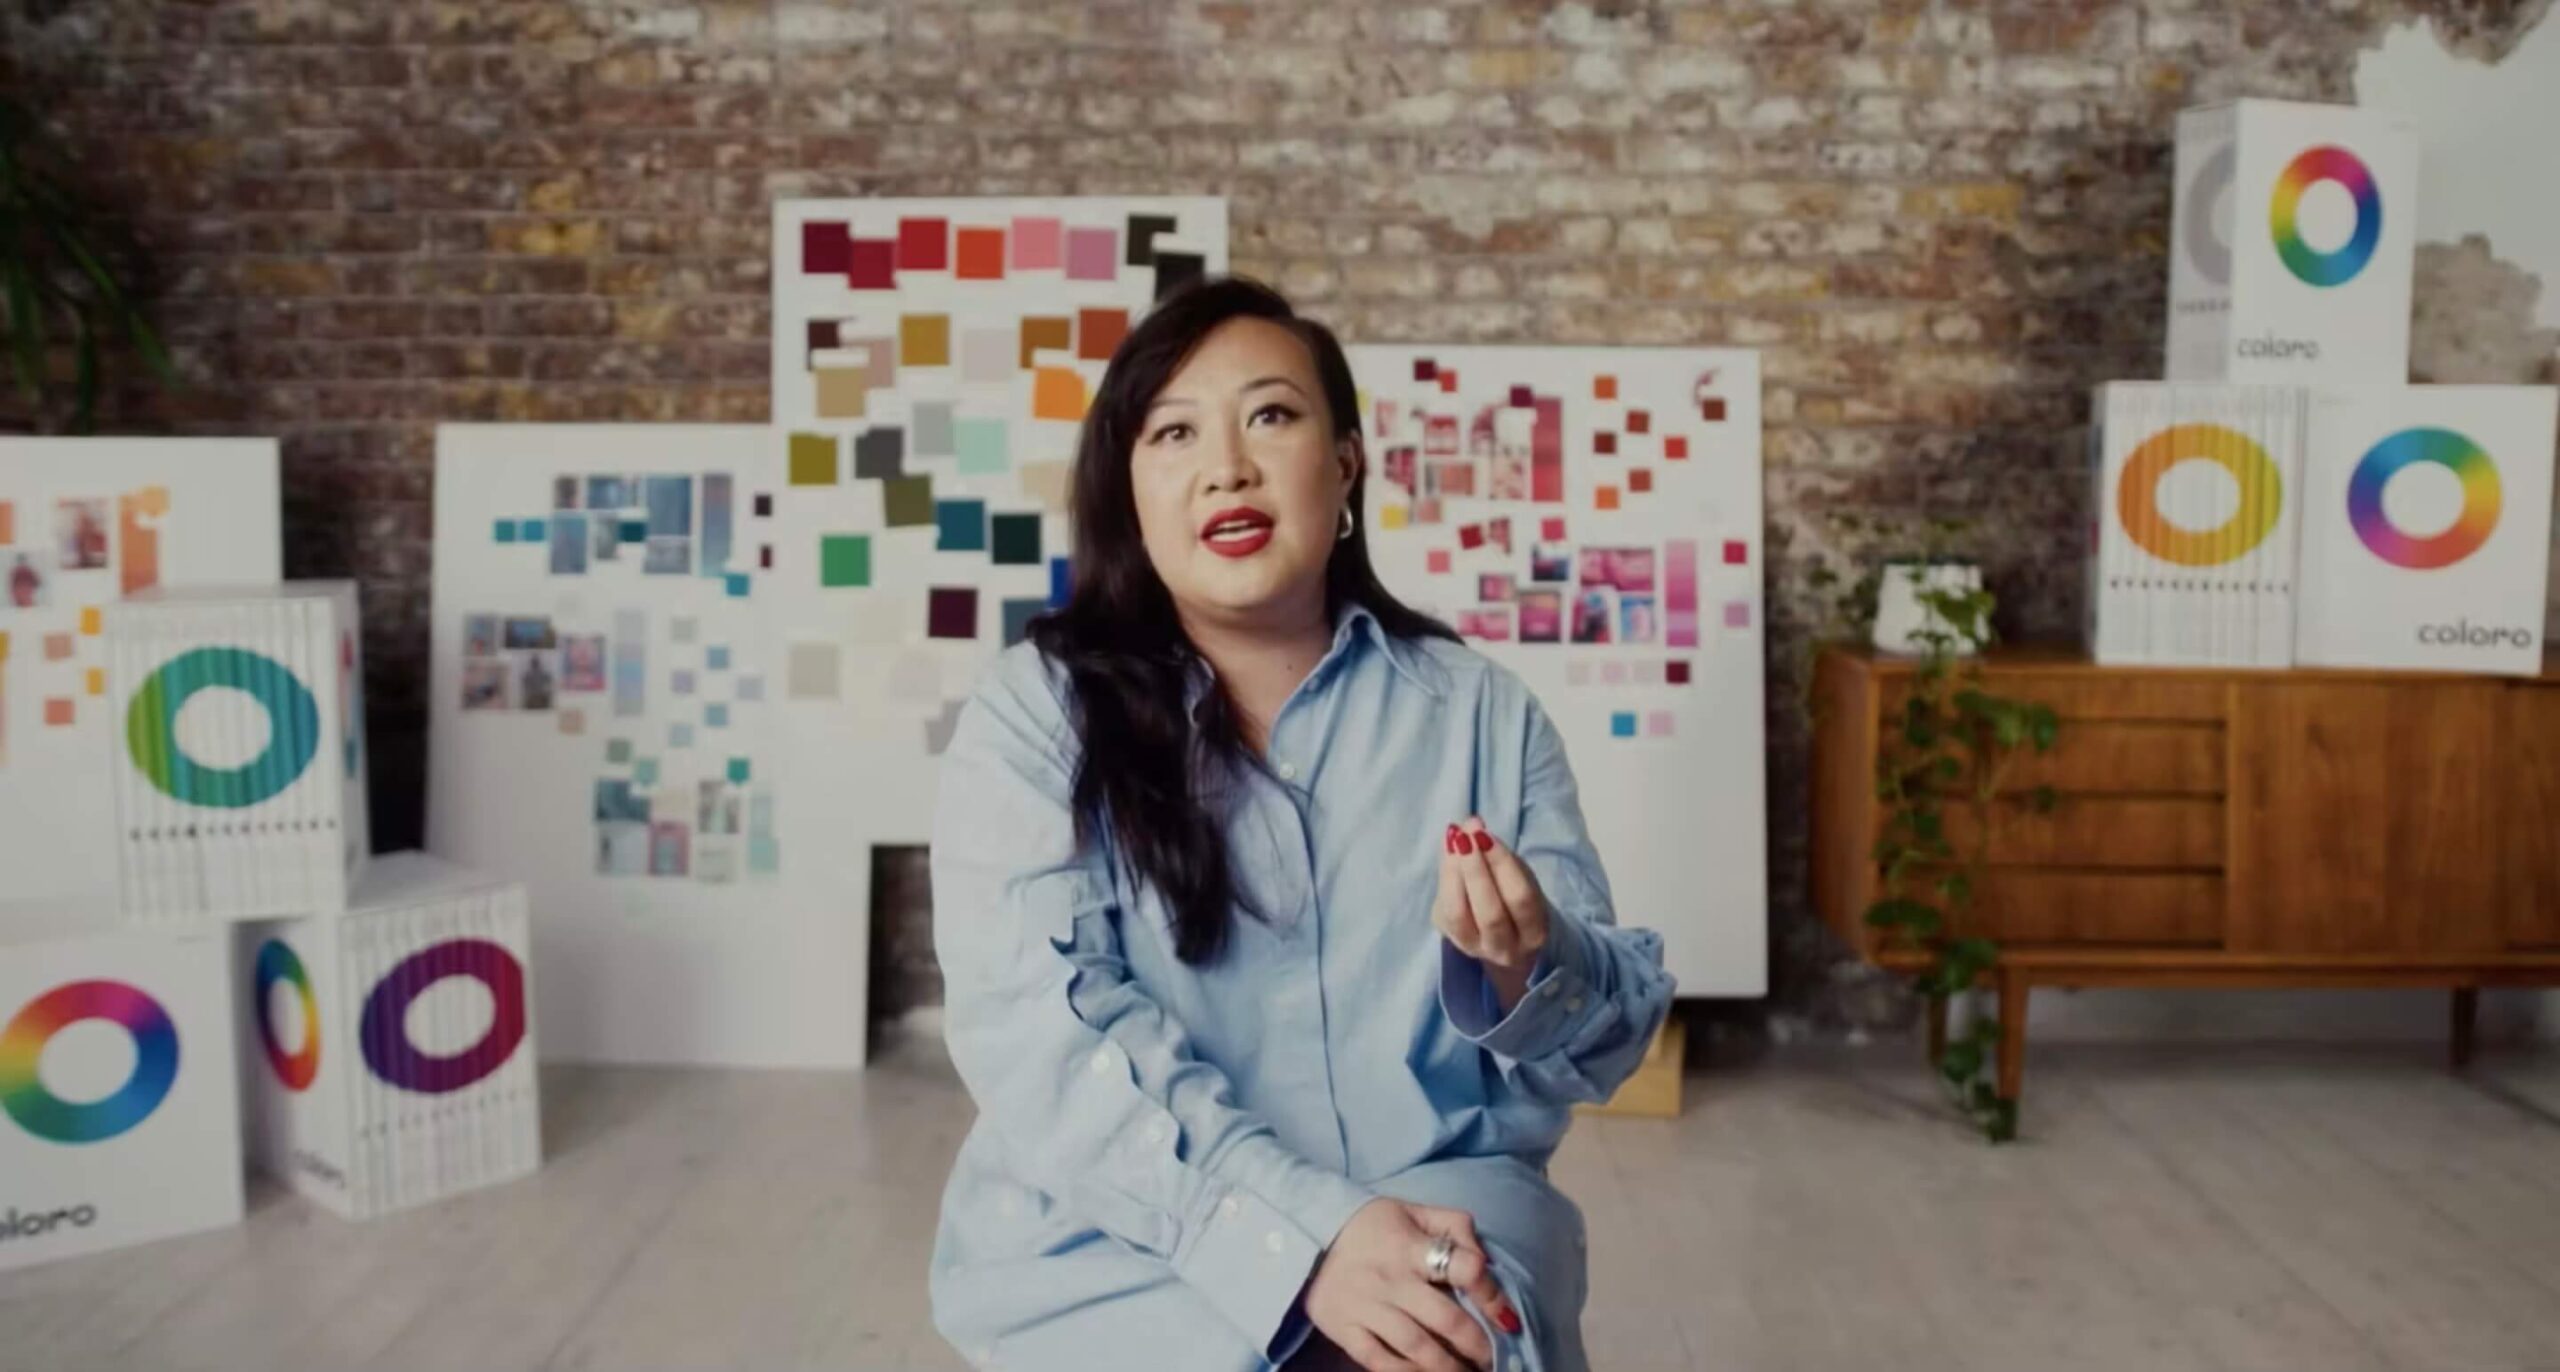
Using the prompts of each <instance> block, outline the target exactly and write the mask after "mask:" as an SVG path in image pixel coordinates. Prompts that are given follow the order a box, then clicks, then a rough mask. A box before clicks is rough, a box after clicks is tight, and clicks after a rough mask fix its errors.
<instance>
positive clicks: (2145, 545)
mask: <svg viewBox="0 0 2560 1372" xmlns="http://www.w3.org/2000/svg"><path fill="white" fill-rule="evenodd" d="M2306 405H2307V397H2306V394H2305V392H2303V391H2302V390H2301V389H2300V388H2298V387H2291V386H2228V385H2180V384H2175V383H2168V382H2156V381H2118V382H2111V383H2109V384H2107V385H2104V386H2101V387H2099V388H2098V391H2097V395H2096V398H2095V404H2094V413H2093V415H2092V429H2091V435H2090V449H2091V459H2092V461H2091V466H2092V472H2091V477H2092V480H2093V484H2094V490H2093V491H2092V492H2091V501H2090V505H2091V508H2092V509H2093V510H2094V511H2095V512H2096V514H2097V526H2098V527H2097V538H2096V547H2095V549H2094V553H2095V555H2094V557H2093V558H2092V559H2091V563H2090V587H2089V596H2088V605H2087V622H2086V625H2085V628H2086V633H2087V637H2088V643H2089V649H2090V652H2091V653H2092V655H2094V656H2095V657H2096V658H2097V660H2098V661H2100V662H2102V663H2108V664H2146V663H2147V664H2157V665H2187V666H2239V667H2283V666H2287V665H2289V664H2290V663H2291V662H2292V660H2293V639H2294V615H2295V601H2296V579H2295V558H2296V540H2297V538H2298V532H2297V531H2298V529H2299V526H2300V516H2299V511H2298V506H2299V504H2300V500H2299V498H2298V496H2297V492H2298V491H2299V489H2300V487H2301V472H2302V449H2303V443H2304V431H2305V425H2306V421H2307V415H2306Z"/></svg>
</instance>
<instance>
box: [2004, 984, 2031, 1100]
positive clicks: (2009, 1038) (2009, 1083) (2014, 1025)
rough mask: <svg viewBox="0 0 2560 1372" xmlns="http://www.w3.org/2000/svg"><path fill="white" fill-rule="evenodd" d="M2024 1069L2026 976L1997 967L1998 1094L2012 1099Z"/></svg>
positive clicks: (2025, 1064) (2015, 1095) (2016, 1094)
mask: <svg viewBox="0 0 2560 1372" xmlns="http://www.w3.org/2000/svg"><path fill="white" fill-rule="evenodd" d="M2026 1072H2027V976H2026V973H2024V972H2020V971H2018V970H2016V969H2014V968H2006V967H2004V968H2002V969H2001V970H2000V1096H2001V1098H2002V1099H2003V1100H2008V1101H2012V1102H2014V1101H2016V1100H2017V1099H2018V1088H2019V1084H2020V1082H2021V1080H2022V1079H2023V1078H2024V1077H2025V1076H2026Z"/></svg>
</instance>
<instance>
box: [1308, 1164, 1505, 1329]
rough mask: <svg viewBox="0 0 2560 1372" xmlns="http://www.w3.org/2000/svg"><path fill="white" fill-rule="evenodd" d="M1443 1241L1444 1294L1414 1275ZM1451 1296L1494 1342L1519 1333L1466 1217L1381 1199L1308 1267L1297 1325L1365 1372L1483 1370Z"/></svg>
mask: <svg viewBox="0 0 2560 1372" xmlns="http://www.w3.org/2000/svg"><path fill="white" fill-rule="evenodd" d="M1443 1234H1446V1235H1448V1236H1449V1237H1450V1238H1452V1239H1454V1240H1456V1241H1457V1245H1458V1247H1457V1252H1456V1253H1455V1254H1454V1255H1453V1256H1452V1257H1451V1258H1450V1260H1449V1290H1443V1289H1441V1288H1440V1287H1437V1286H1434V1285H1432V1284H1431V1280H1430V1278H1428V1277H1427V1276H1425V1275H1424V1268H1423V1264H1424V1262H1425V1261H1426V1260H1427V1259H1428V1258H1429V1256H1430V1253H1431V1241H1432V1240H1433V1239H1434V1238H1436V1237H1438V1236H1440V1235H1443ZM1452 1290H1454V1291H1464V1292H1466V1293H1467V1295H1468V1296H1469V1297H1470V1298H1472V1299H1473V1300H1474V1301H1475V1303H1476V1308H1477V1309H1479V1310H1482V1311H1484V1312H1485V1314H1486V1316H1487V1317H1488V1318H1490V1319H1492V1320H1493V1322H1494V1323H1495V1324H1497V1325H1500V1326H1501V1327H1502V1330H1503V1332H1505V1333H1508V1334H1517V1333H1519V1332H1520V1328H1521V1325H1520V1316H1519V1314H1518V1312H1516V1311H1514V1310H1513V1309H1512V1308H1511V1304H1510V1302H1508V1301H1506V1300H1504V1299H1503V1296H1502V1288H1501V1287H1499V1286H1496V1285H1495V1284H1494V1281H1493V1273H1492V1270H1491V1269H1490V1268H1489V1267H1488V1266H1487V1264H1486V1263H1485V1260H1484V1248H1483V1246H1482V1245H1481V1244H1479V1243H1477V1242H1476V1222H1475V1220H1474V1218H1473V1217H1471V1216H1469V1215H1468V1214H1467V1213H1466V1212H1465V1211H1463V1210H1442V1209H1439V1208H1438V1207H1436V1206H1429V1205H1408V1204H1406V1203H1405V1202H1403V1201H1400V1200H1391V1199H1388V1198H1386V1197H1383V1196H1381V1197H1379V1198H1378V1199H1376V1200H1373V1201H1371V1202H1369V1203H1368V1204H1367V1205H1364V1206H1361V1207H1360V1209H1359V1210H1358V1211H1357V1212H1356V1213H1354V1214H1353V1215H1352V1216H1351V1222H1350V1223H1348V1224H1346V1225H1344V1226H1342V1232H1341V1233H1340V1234H1337V1235H1335V1236H1334V1240H1333V1246H1332V1247H1330V1248H1328V1249H1326V1250H1325V1253H1324V1257H1323V1258H1322V1259H1320V1260H1318V1262H1317V1263H1316V1274H1315V1279H1314V1280H1312V1281H1310V1282H1309V1283H1308V1284H1307V1297H1306V1309H1307V1318H1308V1319H1310V1320H1312V1321H1314V1322H1315V1326H1316V1328H1317V1329H1319V1330H1321V1331H1323V1333H1324V1336H1325V1337H1326V1338H1328V1339H1331V1340H1333V1343H1334V1346H1335V1347H1336V1348H1339V1349H1341V1350H1342V1351H1343V1352H1344V1353H1346V1354H1348V1355H1349V1356H1350V1358H1351V1360H1352V1361H1353V1362H1356V1363H1358V1364H1360V1365H1361V1366H1362V1367H1364V1368H1367V1369H1368V1372H1463V1369H1465V1368H1469V1367H1476V1368H1483V1367H1490V1366H1492V1365H1493V1347H1492V1345H1491V1343H1490V1342H1489V1341H1488V1340H1487V1339H1486V1338H1485V1335H1484V1330H1483V1329H1482V1328H1481V1327H1479V1326H1478V1325H1477V1324H1476V1322H1475V1321H1474V1320H1473V1319H1472V1318H1470V1317H1469V1316H1468V1315H1467V1312H1466V1311H1465V1310H1464V1309H1462V1308H1460V1307H1459V1305H1458V1302H1457V1301H1456V1299H1455V1298H1453V1297H1452V1296H1451V1295H1450V1291H1452Z"/></svg>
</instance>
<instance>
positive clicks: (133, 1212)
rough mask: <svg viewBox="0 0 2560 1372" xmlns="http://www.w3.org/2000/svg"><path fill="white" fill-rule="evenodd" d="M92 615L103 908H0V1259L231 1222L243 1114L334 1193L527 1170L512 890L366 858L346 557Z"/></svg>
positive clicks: (356, 664)
mask: <svg viewBox="0 0 2560 1372" xmlns="http://www.w3.org/2000/svg"><path fill="white" fill-rule="evenodd" d="M104 620H105V622H104V632H105V638H106V658H105V661H106V666H105V667H104V668H103V669H102V671H103V673H104V676H103V679H102V683H101V684H102V686H105V687H107V688H109V689H108V691H107V694H106V703H107V704H108V705H109V706H110V707H111V712H112V718H113V721H114V723H115V725H116V727H115V728H114V729H112V730H109V731H106V732H107V734H108V735H109V736H110V737H111V739H112V747H111V749H110V750H109V755H106V756H101V757H100V758H99V759H98V762H99V765H101V766H103V767H108V768H111V769H112V770H113V772H114V774H115V785H114V793H115V815H114V824H115V826H116V841H115V844H114V851H115V853H116V855H117V872H116V879H117V880H116V885H117V888H118V891H119V896H120V906H121V910H120V913H121V916H122V924H123V927H122V928H120V929H112V930H102V929H101V927H100V926H101V925H103V924H111V923H113V922H114V917H113V916H112V915H107V916H106V917H104V918H101V917H100V916H101V915H103V914H104V912H99V911H67V910H66V909H65V908H62V903H61V902H48V903H46V904H44V905H43V906H41V907H36V908H23V909H22V908H17V907H5V908H0V928H5V929H7V930H8V932H9V945H10V946H9V947H8V950H7V953H6V956H5V957H0V1014H5V1015H6V1018H5V1019H0V1109H4V1110H5V1111H6V1113H7V1115H8V1117H9V1120H10V1121H11V1122H13V1123H14V1126H15V1127H14V1128H10V1127H0V1177H6V1178H7V1179H8V1180H9V1183H10V1186H9V1190H10V1194H9V1195H8V1196H6V1197H0V1268H7V1267H15V1266H22V1265H25V1264H29V1263H34V1262H41V1261H47V1260H50V1259H54V1258H60V1257H68V1256H71V1255H73V1254H76V1253H83V1252H90V1251H95V1250H98V1249H103V1248H110V1247H118V1246H122V1245H125V1244H130V1243H136V1242H141V1241H143V1240H147V1239H154V1238H161V1237H166V1236H170V1235H175V1234H182V1233H188V1232H192V1231H194V1230H198V1229H204V1228H209V1227H213V1226H217V1225H222V1224H228V1223H233V1222H236V1221H238V1219H239V1218H240V1217H241V1213H242V1187H241V1174H242V1159H243V1147H242V1137H243V1120H244V1114H245V1118H246V1120H247V1126H248V1127H247V1134H248V1137H249V1139H250V1141H251V1144H252V1148H251V1149H250V1152H251V1153H252V1154H253V1155H254V1156H255V1157H256V1159H257V1160H258V1162H259V1163H260V1165H262V1166H263V1167H265V1168H266V1169H267V1170H268V1171H270V1172H271V1173H273V1174H274V1175H275V1176H276V1177H277V1178H278V1179H279V1180H281V1181H283V1182H285V1183H286V1184H287V1185H289V1186H291V1187H293V1188H294V1189H296V1190H298V1191H302V1192H304V1193H305V1194H309V1195H312V1196H314V1197H315V1198H317V1199H319V1200H320V1201H322V1202H323V1203H324V1204H327V1205H328V1206H330V1207H331V1208H333V1209H335V1210H337V1211H339V1212H340V1213H342V1214H346V1215H349V1216H352V1217H364V1216H370V1215H374V1214H378V1213H381V1212H383V1211H385V1210H391V1209H396V1208H400V1207H405V1206H410V1205H416V1204H419V1203H422V1202H425V1201H430V1200H435V1199H437V1198H439V1197H443V1196H448V1195H452V1194H454V1193H456V1192H460V1191H465V1190H470V1189H473V1188H476V1187H480V1186H486V1185H490V1184H492V1183H495V1182H499V1181H504V1180H507V1179H509V1178H513V1177H517V1176H522V1175H524V1174H526V1173H528V1172H530V1171H532V1170H534V1168H535V1167H537V1166H538V1165H539V1162H540V1152H541V1138H540V1126H539V1120H540V1113H539V1102H538V1099H537V1097H536V1093H535V1078H534V1040H533V1022H532V1003H533V1002H532V992H531V986H530V981H529V974H528V968H529V966H530V964H531V961H532V957H531V945H530V930H529V929H528V927H527V915H526V908H525V895H524V889H523V888H522V887H521V886H518V885H513V884H507V883H500V882H495V881H489V880H483V879H480V878H477V877H474V876H473V875H471V874H470V873H468V872H466V871H463V870H462V869H460V868H457V867H454V866H452V865H450V864H447V863H443V862H440V861H438V860H436V859H433V858H429V857H426V856H424V855H422V854H415V853H404V854H397V855H393V856H390V857H385V858H381V859H369V858H368V853H369V851H370V844H369V840H368V835H367V830H366V825H365V816H364V799H365V748H364V733H363V717H364V714H363V707H362V703H361V700H360V698H359V696H358V682H359V681H360V680H361V679H362V663H361V661H360V660H359V658H358V656H357V648H356V645H357V643H358V642H359V641H360V633H359V624H358V621H357V602H356V595H355V588H354V586H353V584H352V583H348V582H334V583H303V584H291V585H285V586H266V587H258V588H250V589H242V590H235V591H221V590H211V591H208V590H193V591H161V592H151V593H146V594H142V595H139V596H137V597H135V598H133V599H131V600H128V601H126V602H124V603H122V604H119V605H114V606H110V607H108V608H107V609H106V611H105V616H104ZM244 1099H245V1102H246V1109H245V1111H244V1108H243V1103H244Z"/></svg>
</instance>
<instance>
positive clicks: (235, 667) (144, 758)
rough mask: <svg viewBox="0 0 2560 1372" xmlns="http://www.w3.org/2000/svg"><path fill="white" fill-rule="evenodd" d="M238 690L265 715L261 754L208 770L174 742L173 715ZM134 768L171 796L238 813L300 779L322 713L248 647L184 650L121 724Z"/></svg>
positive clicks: (149, 682)
mask: <svg viewBox="0 0 2560 1372" xmlns="http://www.w3.org/2000/svg"><path fill="white" fill-rule="evenodd" d="M216 686H227V687H230V688H231V689H233V690H236V691H244V692H246V693H247V694H248V695H249V698H250V699H252V700H255V701H257V702H258V704H259V705H260V706H261V707H262V708H264V709H265V710H266V712H267V746H266V749H265V751H263V752H261V753H259V754H258V756H256V757H253V758H251V759H249V760H248V761H247V762H245V763H242V764H241V765H239V766H237V767H207V766H205V765H203V764H201V763H199V762H197V761H196V760H195V759H194V758H192V757H189V756H188V755H187V750H186V749H185V748H184V747H182V746H180V745H179V743H178V711H179V709H180V708H181V707H183V706H184V705H185V704H186V703H187V702H188V701H189V700H190V699H193V698H194V696H195V694H196V692H198V691H202V690H207V689H210V688H212V687H216ZM124 737H125V747H126V750H127V751H128V752H129V753H130V754H131V755H132V758H133V765H134V766H135V767H137V768H139V769H140V770H141V772H142V774H143V775H144V776H146V777H149V778H150V779H151V784H152V785H154V786H157V787H159V788H160V789H161V790H162V791H163V792H165V793H166V794H168V795H169V796H170V797H172V798H174V799H177V800H182V801H185V802H186V803H187V804H189V805H202V806H206V807H208V808H211V809H221V810H238V809H244V808H246V807H248V806H251V805H256V804H259V803H261V802H263V801H267V800H271V799H273V798H275V797H276V796H277V795H278V794H280V793H282V792H283V791H284V790H285V789H286V788H287V787H289V786H291V785H293V783H294V782H295V781H296V780H297V779H299V778H300V777H301V775H302V771H303V769H304V768H306V767H308V766H310V765H311V757H312V754H314V753H316V752H318V751H319V748H320V706H319V703H318V702H317V701H314V700H313V699H312V698H311V692H310V690H309V689H308V688H306V687H305V686H304V685H303V684H302V683H301V682H299V681H297V680H295V679H294V675H293V673H292V672H291V671H290V670H288V669H287V668H286V667H285V665H284V664H283V663H280V662H278V661H276V660H275V659H274V658H271V657H267V656H264V655H262V654H259V653H253V652H250V651H249V650H248V649H246V648H190V649H188V650H187V651H186V652H183V653H180V654H178V655H177V656H176V657H173V658H171V659H169V660H168V661H167V662H164V663H162V664H160V669H159V670H158V671H155V672H153V673H152V674H151V675H150V677H149V678H148V679H146V680H145V681H144V682H143V683H142V689H141V690H138V691H136V692H134V695H133V703H132V704H131V705H130V706H128V707H126V709H125V717H124Z"/></svg>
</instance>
